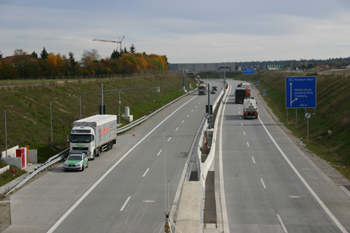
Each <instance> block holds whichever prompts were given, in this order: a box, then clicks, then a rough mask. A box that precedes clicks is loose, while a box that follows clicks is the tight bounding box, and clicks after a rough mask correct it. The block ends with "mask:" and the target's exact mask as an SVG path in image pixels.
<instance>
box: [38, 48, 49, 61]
mask: <svg viewBox="0 0 350 233" xmlns="http://www.w3.org/2000/svg"><path fill="white" fill-rule="evenodd" d="M47 56H49V54H48V53H47V52H46V49H45V47H44V48H43V51H41V53H40V58H41V59H47Z"/></svg>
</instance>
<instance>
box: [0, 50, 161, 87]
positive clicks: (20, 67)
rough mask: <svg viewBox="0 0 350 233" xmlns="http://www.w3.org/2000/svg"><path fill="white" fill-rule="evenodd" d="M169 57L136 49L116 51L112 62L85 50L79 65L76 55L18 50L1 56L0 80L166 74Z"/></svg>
mask: <svg viewBox="0 0 350 233" xmlns="http://www.w3.org/2000/svg"><path fill="white" fill-rule="evenodd" d="M167 65H168V61H167V57H166V56H165V55H156V54H149V55H148V54H146V53H145V52H143V53H137V52H136V49H135V46H134V45H131V47H130V51H127V49H126V48H124V49H123V50H122V51H120V52H119V51H117V50H113V52H112V54H111V56H110V58H105V59H101V55H100V54H99V53H98V52H97V50H96V49H92V50H91V51H88V50H84V52H83V55H82V58H81V60H80V62H79V61H77V60H76V59H75V57H74V53H73V52H69V53H68V56H66V55H62V56H61V54H60V53H58V54H54V53H48V52H47V51H46V49H45V47H44V48H43V50H42V51H41V53H40V55H38V54H37V53H36V52H35V51H34V52H32V53H31V54H29V53H28V52H26V51H24V50H23V49H16V50H15V51H14V52H13V55H12V56H11V57H10V58H8V59H4V58H3V55H2V54H1V52H0V79H6V80H7V79H19V78H38V77H53V76H74V75H84V76H94V75H108V74H129V73H162V72H166V71H167Z"/></svg>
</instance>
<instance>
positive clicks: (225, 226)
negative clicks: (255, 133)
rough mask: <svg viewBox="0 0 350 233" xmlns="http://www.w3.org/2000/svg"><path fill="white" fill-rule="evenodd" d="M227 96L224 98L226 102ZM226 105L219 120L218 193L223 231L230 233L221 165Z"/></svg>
mask: <svg viewBox="0 0 350 233" xmlns="http://www.w3.org/2000/svg"><path fill="white" fill-rule="evenodd" d="M227 98H228V95H227V96H226V100H225V101H227ZM225 108H226V104H224V105H223V109H222V112H221V116H220V117H221V119H220V140H219V167H220V193H221V208H222V218H223V229H224V232H225V233H229V232H230V228H229V225H228V217H227V209H226V196H225V182H224V170H223V169H224V168H223V163H222V122H223V120H224V115H225Z"/></svg>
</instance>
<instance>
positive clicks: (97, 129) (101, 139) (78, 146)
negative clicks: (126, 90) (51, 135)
mask: <svg viewBox="0 0 350 233" xmlns="http://www.w3.org/2000/svg"><path fill="white" fill-rule="evenodd" d="M69 136H70V137H69V141H70V147H69V148H70V151H71V152H83V153H85V154H86V155H87V157H88V158H89V159H91V160H93V159H95V156H99V155H100V154H101V152H102V151H108V150H110V149H112V147H113V144H115V143H116V140H117V116H116V115H94V116H91V117H87V118H84V119H80V120H77V121H74V122H73V128H72V131H71V134H70V135H69Z"/></svg>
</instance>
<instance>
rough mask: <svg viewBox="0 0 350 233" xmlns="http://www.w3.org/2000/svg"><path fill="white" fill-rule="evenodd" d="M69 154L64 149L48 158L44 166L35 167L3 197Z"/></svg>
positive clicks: (67, 150)
mask: <svg viewBox="0 0 350 233" xmlns="http://www.w3.org/2000/svg"><path fill="white" fill-rule="evenodd" d="M68 153H69V148H67V149H65V150H64V151H61V152H60V153H58V154H57V155H54V156H52V157H51V158H49V159H48V160H47V161H46V162H45V163H44V164H41V165H40V166H38V167H36V168H35V169H34V171H33V172H31V173H30V174H29V175H28V176H27V177H26V178H25V179H24V180H22V181H21V182H19V183H18V184H17V185H16V186H15V187H13V188H12V189H11V190H10V191H8V192H7V193H6V194H5V196H7V195H8V194H10V193H11V192H13V191H14V190H17V189H19V188H20V187H22V186H23V185H24V184H25V183H27V182H28V181H29V180H30V179H31V178H33V177H34V176H36V175H37V174H39V173H40V172H42V171H44V170H46V169H47V168H49V167H51V166H53V165H54V164H55V163H57V162H59V161H61V160H62V158H63V157H64V156H66V155H67V154H68Z"/></svg>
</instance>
